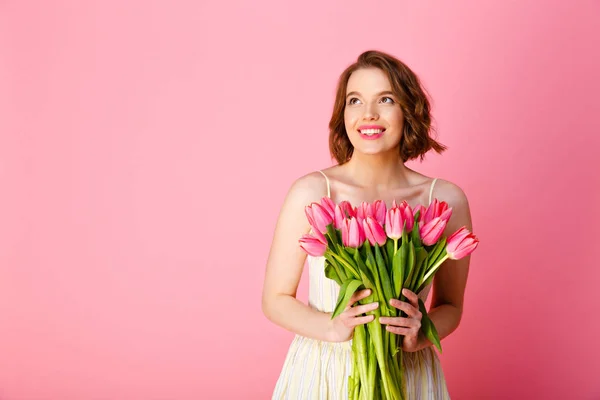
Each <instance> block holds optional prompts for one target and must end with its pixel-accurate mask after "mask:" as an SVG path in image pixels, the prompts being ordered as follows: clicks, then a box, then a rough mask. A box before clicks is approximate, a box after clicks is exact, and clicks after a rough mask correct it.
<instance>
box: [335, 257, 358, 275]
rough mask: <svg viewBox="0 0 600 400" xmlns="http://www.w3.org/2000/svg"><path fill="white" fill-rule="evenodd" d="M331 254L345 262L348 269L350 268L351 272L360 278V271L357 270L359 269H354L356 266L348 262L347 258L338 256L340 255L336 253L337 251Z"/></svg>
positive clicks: (342, 262)
mask: <svg viewBox="0 0 600 400" xmlns="http://www.w3.org/2000/svg"><path fill="white" fill-rule="evenodd" d="M331 255H332V256H333V257H334V258H335V259H336V260H337V261H339V262H340V263H341V264H343V265H344V267H346V268H348V270H350V271H351V272H352V273H353V274H354V276H355V278H357V279H360V275H359V273H358V271H357V270H355V269H354V267H353V266H352V265H350V263H348V262H347V261H346V260H345V259H344V258H343V257H340V256H338V255H337V254H335V253H331Z"/></svg>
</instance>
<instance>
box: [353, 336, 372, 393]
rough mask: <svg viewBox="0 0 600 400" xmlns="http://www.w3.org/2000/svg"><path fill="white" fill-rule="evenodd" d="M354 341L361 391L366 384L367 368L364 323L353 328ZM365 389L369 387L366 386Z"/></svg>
mask: <svg viewBox="0 0 600 400" xmlns="http://www.w3.org/2000/svg"><path fill="white" fill-rule="evenodd" d="M354 341H355V342H356V352H355V354H354V356H355V357H356V363H357V364H358V374H359V376H360V383H361V386H362V388H361V391H362V390H363V388H365V386H366V385H368V383H369V381H368V379H367V368H368V364H367V362H368V359H367V356H368V352H367V338H366V332H365V326H364V325H357V326H356V327H355V328H354ZM365 389H370V388H368V387H366V388H365Z"/></svg>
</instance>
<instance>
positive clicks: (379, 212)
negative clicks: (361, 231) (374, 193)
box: [372, 200, 387, 225]
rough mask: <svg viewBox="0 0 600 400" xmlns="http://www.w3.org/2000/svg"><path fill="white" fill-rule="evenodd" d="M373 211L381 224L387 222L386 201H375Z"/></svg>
mask: <svg viewBox="0 0 600 400" xmlns="http://www.w3.org/2000/svg"><path fill="white" fill-rule="evenodd" d="M372 211H373V215H372V217H373V218H375V220H377V222H379V225H383V224H385V214H386V212H387V208H386V205H385V202H384V201H382V200H376V201H375V202H374V203H373V207H372Z"/></svg>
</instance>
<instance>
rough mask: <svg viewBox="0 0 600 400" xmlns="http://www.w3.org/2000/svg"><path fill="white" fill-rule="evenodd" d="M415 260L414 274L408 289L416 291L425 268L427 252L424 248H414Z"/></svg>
mask: <svg viewBox="0 0 600 400" xmlns="http://www.w3.org/2000/svg"><path fill="white" fill-rule="evenodd" d="M415 253H416V260H415V273H414V274H413V279H412V282H411V283H410V287H412V288H414V289H415V290H416V289H417V287H418V285H419V281H420V280H421V278H423V276H424V275H425V271H426V270H427V268H426V262H425V261H426V260H427V250H425V248H424V247H417V248H415Z"/></svg>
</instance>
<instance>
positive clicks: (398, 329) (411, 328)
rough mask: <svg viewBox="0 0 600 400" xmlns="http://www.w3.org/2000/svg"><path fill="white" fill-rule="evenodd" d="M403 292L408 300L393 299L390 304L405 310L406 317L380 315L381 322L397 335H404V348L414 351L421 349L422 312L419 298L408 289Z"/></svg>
mask: <svg viewBox="0 0 600 400" xmlns="http://www.w3.org/2000/svg"><path fill="white" fill-rule="evenodd" d="M402 294H403V295H404V296H406V299H407V300H408V302H404V301H400V300H398V299H391V300H390V305H391V306H392V307H395V308H397V309H398V310H402V311H404V312H405V313H406V314H407V316H406V317H379V322H380V323H381V324H383V325H387V326H386V327H385V329H386V330H387V331H388V332H392V333H395V334H396V335H404V338H403V340H402V350H404V351H407V352H413V351H417V350H419V332H420V330H421V318H422V316H423V315H422V314H421V311H419V298H418V297H417V295H416V294H415V293H413V292H411V291H410V290H408V289H403V290H402Z"/></svg>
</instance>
